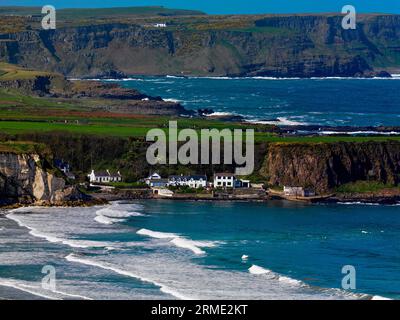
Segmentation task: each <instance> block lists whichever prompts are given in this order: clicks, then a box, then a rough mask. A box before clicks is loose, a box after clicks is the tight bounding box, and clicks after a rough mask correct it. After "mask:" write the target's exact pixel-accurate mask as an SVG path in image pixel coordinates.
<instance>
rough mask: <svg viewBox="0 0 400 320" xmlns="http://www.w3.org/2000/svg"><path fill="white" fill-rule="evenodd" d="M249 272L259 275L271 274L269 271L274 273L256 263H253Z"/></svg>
mask: <svg viewBox="0 0 400 320" xmlns="http://www.w3.org/2000/svg"><path fill="white" fill-rule="evenodd" d="M249 272H250V273H251V274H257V275H259V274H269V273H272V271H271V270H268V269H265V268H262V267H260V266H257V265H255V264H253V265H252V266H251V267H250V268H249Z"/></svg>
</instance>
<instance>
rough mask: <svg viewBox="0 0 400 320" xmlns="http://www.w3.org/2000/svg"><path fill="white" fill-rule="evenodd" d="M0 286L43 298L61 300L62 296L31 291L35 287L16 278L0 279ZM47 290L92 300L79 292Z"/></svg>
mask: <svg viewBox="0 0 400 320" xmlns="http://www.w3.org/2000/svg"><path fill="white" fill-rule="evenodd" d="M0 286H4V287H9V288H14V289H17V290H21V291H24V292H27V293H30V294H32V295H35V296H38V297H42V298H45V299H50V300H63V299H62V298H59V297H54V296H49V295H46V294H43V293H39V292H36V291H33V290H34V289H36V288H35V287H33V286H29V285H27V284H23V283H18V282H17V280H16V281H10V280H4V279H0ZM47 291H48V292H52V293H55V294H59V295H62V296H66V297H71V298H79V299H82V300H93V299H92V298H88V297H85V296H82V295H79V294H72V293H67V292H63V291H58V290H47Z"/></svg>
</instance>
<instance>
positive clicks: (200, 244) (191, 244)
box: [136, 229, 215, 255]
mask: <svg viewBox="0 0 400 320" xmlns="http://www.w3.org/2000/svg"><path fill="white" fill-rule="evenodd" d="M136 233H137V234H140V235H143V236H148V237H151V238H156V239H171V240H170V241H169V242H170V243H172V244H173V245H175V246H176V247H179V248H183V249H187V250H190V251H192V252H193V253H194V254H196V255H204V254H206V252H205V251H204V250H202V249H201V248H212V247H215V243H213V242H210V241H198V240H192V239H187V238H185V237H182V236H180V235H179V234H176V233H168V232H159V231H152V230H149V229H140V230H138V231H137V232H136Z"/></svg>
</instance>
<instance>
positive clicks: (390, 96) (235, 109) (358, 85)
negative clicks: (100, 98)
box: [117, 76, 400, 126]
mask: <svg viewBox="0 0 400 320" xmlns="http://www.w3.org/2000/svg"><path fill="white" fill-rule="evenodd" d="M117 82H118V83H120V84H121V85H122V86H125V87H132V88H137V89H139V90H141V91H142V92H144V93H146V94H149V95H153V96H161V97H163V98H166V99H169V100H172V101H179V102H181V103H182V104H183V105H184V106H185V107H186V108H188V109H193V110H197V109H199V108H211V109H213V110H214V111H215V112H219V113H221V112H222V113H227V114H237V115H242V116H244V117H246V118H247V119H248V120H252V121H264V122H268V123H275V124H282V125H285V124H286V125H291V124H315V125H332V126H347V125H348V126H379V125H385V126H399V125H400V95H399V94H398V92H399V90H400V78H399V77H395V78H393V79H346V78H342V79H273V78H198V77H197V78H196V77H192V78H184V77H172V76H167V77H134V78H129V79H124V80H123V81H121V80H120V81H117ZM276 120H279V121H276Z"/></svg>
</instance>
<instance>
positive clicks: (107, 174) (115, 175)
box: [94, 171, 121, 177]
mask: <svg viewBox="0 0 400 320" xmlns="http://www.w3.org/2000/svg"><path fill="white" fill-rule="evenodd" d="M94 174H95V175H96V176H97V177H121V174H119V173H111V172H110V174H109V173H108V172H107V171H95V172H94Z"/></svg>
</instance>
